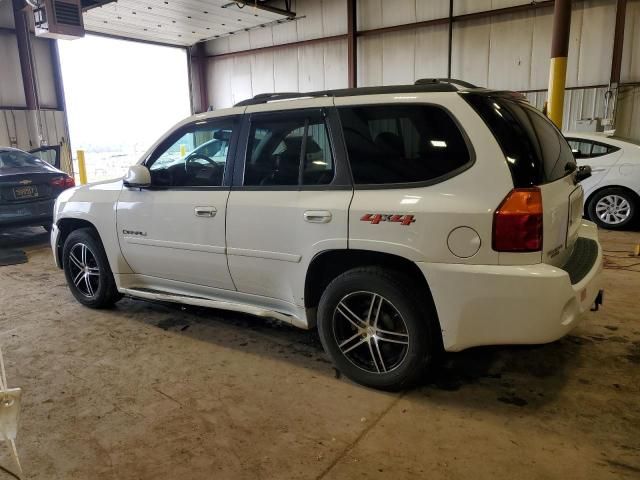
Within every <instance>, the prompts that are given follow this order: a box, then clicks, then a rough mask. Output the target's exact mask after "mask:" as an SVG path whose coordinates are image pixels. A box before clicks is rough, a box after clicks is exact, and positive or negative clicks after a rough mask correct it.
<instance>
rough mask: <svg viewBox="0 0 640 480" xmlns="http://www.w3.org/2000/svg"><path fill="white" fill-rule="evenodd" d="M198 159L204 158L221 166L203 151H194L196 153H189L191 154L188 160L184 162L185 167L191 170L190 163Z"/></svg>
mask: <svg viewBox="0 0 640 480" xmlns="http://www.w3.org/2000/svg"><path fill="white" fill-rule="evenodd" d="M198 159H202V160H204V161H205V162H207V163H209V164H211V165H213V166H214V167H219V165H218V164H217V163H216V162H214V161H213V160H211V159H210V158H209V157H207V156H206V155H203V154H202V153H194V154H192V155H189V156H188V157H187V159H186V161H185V162H184V169H185V170H187V171H188V170H189V164H190V163H193V162H194V161H195V160H198Z"/></svg>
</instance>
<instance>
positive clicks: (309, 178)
mask: <svg viewBox="0 0 640 480" xmlns="http://www.w3.org/2000/svg"><path fill="white" fill-rule="evenodd" d="M333 176H334V162H333V155H332V153H331V145H330V143H329V135H328V133H327V127H326V125H325V122H324V116H323V115H322V113H321V112H319V111H313V112H293V113H292V112H286V113H281V114H269V115H265V116H262V115H257V116H254V117H253V118H252V120H251V130H250V133H249V144H248V146H247V158H246V162H245V172H244V185H248V186H259V185H262V186H278V185H280V186H295V185H326V184H329V183H331V181H332V180H333Z"/></svg>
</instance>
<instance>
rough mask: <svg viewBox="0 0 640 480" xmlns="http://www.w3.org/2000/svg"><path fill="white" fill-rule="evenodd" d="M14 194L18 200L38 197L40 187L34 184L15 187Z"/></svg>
mask: <svg viewBox="0 0 640 480" xmlns="http://www.w3.org/2000/svg"><path fill="white" fill-rule="evenodd" d="M13 196H14V197H15V198H16V200H23V199H25V198H36V197H37V196H38V187H36V186H34V185H27V186H25V187H15V188H14V189H13Z"/></svg>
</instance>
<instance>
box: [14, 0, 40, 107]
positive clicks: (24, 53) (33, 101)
mask: <svg viewBox="0 0 640 480" xmlns="http://www.w3.org/2000/svg"><path fill="white" fill-rule="evenodd" d="M27 8H28V7H27V6H26V4H25V2H24V1H23V0H13V18H14V20H15V24H16V41H17V43H18V56H19V58H20V70H21V71H22V86H23V88H24V98H25V103H26V105H27V109H28V110H37V109H38V91H37V90H36V78H35V72H34V69H33V57H32V52H31V48H32V47H31V33H30V32H29V21H28V17H27V11H26V10H25V9H27Z"/></svg>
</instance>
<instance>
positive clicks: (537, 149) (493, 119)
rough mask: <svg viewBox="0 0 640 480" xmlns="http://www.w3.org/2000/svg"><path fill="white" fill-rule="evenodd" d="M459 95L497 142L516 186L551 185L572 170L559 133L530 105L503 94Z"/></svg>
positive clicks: (571, 157) (574, 164) (569, 150)
mask: <svg viewBox="0 0 640 480" xmlns="http://www.w3.org/2000/svg"><path fill="white" fill-rule="evenodd" d="M462 96H463V98H464V99H465V100H467V101H468V102H469V103H470V104H471V106H472V107H473V108H474V109H475V110H476V112H478V113H479V114H480V116H481V117H482V119H483V120H484V121H485V123H486V124H487V126H488V127H489V129H490V130H491V132H492V133H493V135H494V136H495V138H496V140H497V141H498V144H499V145H500V147H501V148H502V151H503V153H504V155H505V157H506V161H507V165H508V166H509V170H511V177H512V178H513V184H514V186H515V187H529V186H532V185H543V184H545V183H551V182H554V181H556V180H559V179H560V178H562V177H564V176H566V175H568V174H570V173H572V172H573V171H574V170H575V168H576V161H575V159H574V158H573V153H572V152H571V148H570V147H569V144H568V143H567V141H566V140H565V138H564V137H563V136H562V133H561V132H560V130H558V129H557V128H556V126H555V125H554V124H553V123H552V122H551V121H550V120H549V119H548V118H547V117H545V116H544V115H543V114H542V113H541V112H539V111H538V110H536V109H535V108H533V107H532V106H530V105H529V104H527V103H525V102H524V101H519V100H515V99H513V98H510V97H507V96H504V95H490V94H484V93H482V94H477V93H469V92H466V93H464V94H462Z"/></svg>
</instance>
